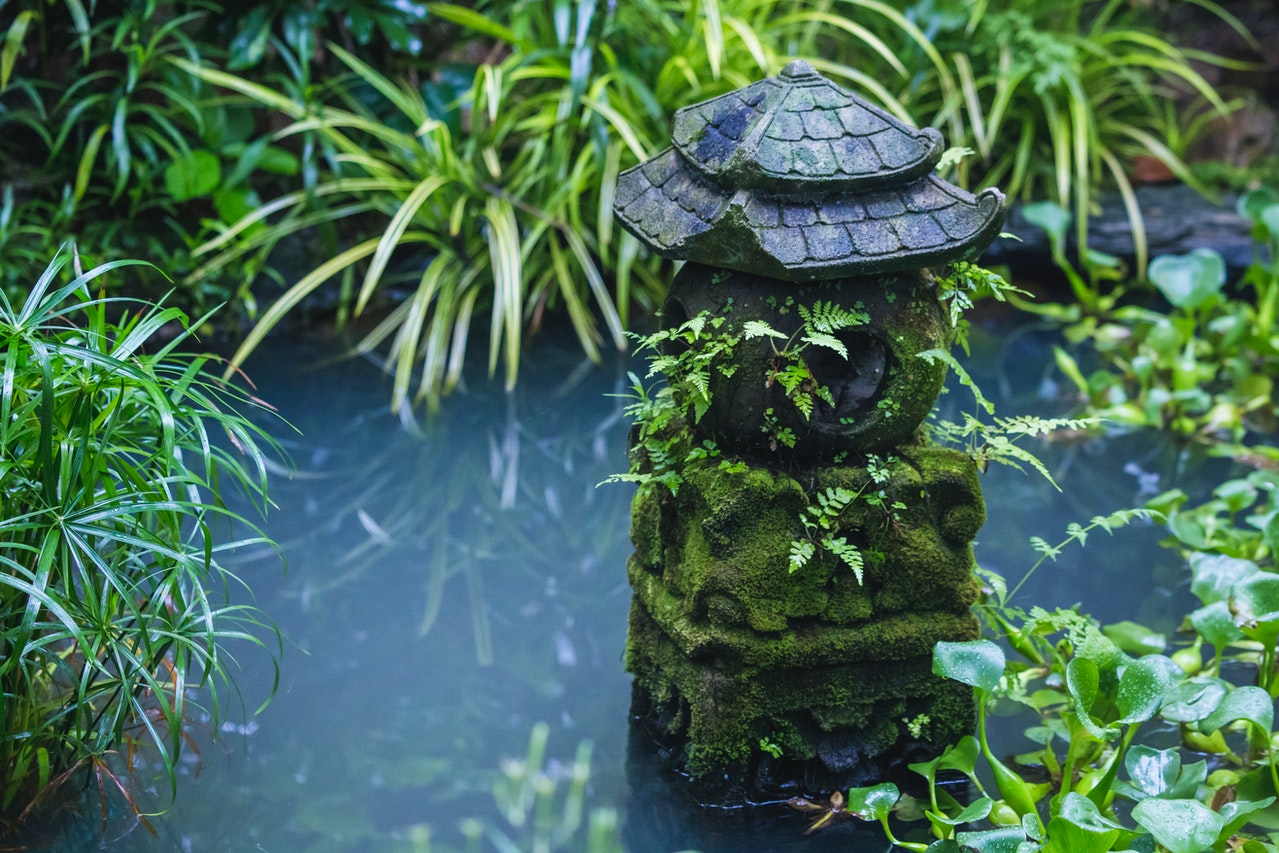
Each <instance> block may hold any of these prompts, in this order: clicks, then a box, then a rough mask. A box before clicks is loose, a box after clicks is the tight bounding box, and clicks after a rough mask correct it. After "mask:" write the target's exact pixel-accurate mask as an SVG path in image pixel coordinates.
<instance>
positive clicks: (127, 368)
mask: <svg viewBox="0 0 1279 853" xmlns="http://www.w3.org/2000/svg"><path fill="white" fill-rule="evenodd" d="M71 260H72V253H70V252H66V251H63V252H60V253H59V254H58V255H57V256H56V257H55V258H54V260H53V261H52V262H51V263H50V264H49V266H48V267H47V268H46V269H45V270H44V273H43V274H42V275H41V276H40V278H39V280H38V281H37V282H36V283H35V284H34V286H33V287H32V288H31V289H30V292H29V295H28V297H27V299H26V301H25V302H24V303H23V304H21V305H15V304H13V303H12V302H10V300H9V299H8V298H7V297H5V295H4V294H3V293H2V292H0V353H2V354H0V688H2V693H0V827H4V826H6V825H8V824H10V823H12V822H14V821H15V820H22V819H24V818H26V817H27V816H28V815H29V814H30V813H31V812H32V811H33V809H34V807H35V806H36V805H37V804H39V803H41V802H44V801H47V800H48V799H49V797H48V795H49V794H51V793H52V792H53V791H55V790H57V789H59V788H61V787H63V786H64V785H65V783H67V782H68V781H69V780H71V779H73V778H77V777H79V776H80V775H83V777H85V778H86V779H88V778H95V777H96V780H97V783H98V788H99V795H100V796H102V797H105V796H106V793H105V792H106V791H107V790H108V789H113V788H114V789H118V790H119V791H120V792H121V793H122V794H123V795H124V797H125V798H126V799H127V800H128V801H129V804H130V806H131V807H132V808H133V810H134V811H135V812H140V809H139V808H138V807H137V805H136V804H135V803H134V802H133V800H132V794H131V788H132V786H131V785H130V784H129V783H128V782H127V781H126V780H125V779H123V778H121V774H122V773H124V772H126V771H127V770H129V769H131V767H132V766H133V762H132V761H131V758H132V754H133V750H134V747H135V746H142V745H145V746H147V747H151V748H153V750H154V752H155V753H156V754H157V755H158V756H159V758H160V760H161V762H162V764H163V766H164V768H165V770H166V773H167V776H168V781H169V785H170V789H171V790H172V789H173V787H174V785H175V783H176V771H175V767H176V762H177V759H178V755H179V752H180V751H181V747H182V745H183V739H184V734H183V724H184V721H186V720H187V719H188V718H189V717H190V716H191V714H192V713H193V712H194V711H196V710H200V711H202V712H204V711H206V710H207V712H208V713H209V714H210V715H211V716H212V717H213V718H214V720H215V723H216V719H217V718H218V716H219V701H220V700H219V694H220V693H224V692H225V691H226V690H227V689H228V688H233V686H234V685H233V680H232V677H231V673H230V671H229V669H228V664H229V662H230V661H229V658H228V653H227V651H226V649H225V646H226V644H227V643H229V642H231V641H233V640H246V641H249V642H251V643H254V644H258V645H261V643H262V641H261V639H260V638H259V635H260V634H261V633H262V632H263V630H264V629H267V626H266V623H265V622H264V620H263V618H262V616H261V614H260V613H259V611H257V610H256V609H255V608H253V607H250V606H246V605H240V604H233V603H227V602H228V599H229V596H228V595H227V594H226V593H227V592H228V587H229V586H231V585H232V584H236V585H240V584H242V582H241V581H240V580H239V579H238V578H237V577H235V575H234V574H232V573H231V572H230V571H228V570H227V568H226V567H225V566H223V565H222V563H221V562H220V560H221V557H222V555H223V554H224V553H226V552H227V551H229V550H231V549H233V548H235V547H238V546H241V545H245V544H250V543H260V542H262V541H264V540H263V539H262V538H261V537H259V536H256V535H254V536H252V537H251V538H248V539H244V540H241V541H238V542H237V541H223V540H224V539H225V536H224V534H225V533H226V532H227V531H229V529H230V523H231V522H240V521H242V519H240V518H239V517H238V516H237V515H236V514H235V513H234V512H232V511H231V510H229V509H228V508H227V507H226V505H225V504H224V503H223V500H222V497H223V495H224V494H226V493H227V492H228V490H232V489H234V490H239V491H243V492H245V493H246V494H247V495H248V496H249V498H250V500H251V501H252V502H253V503H254V504H256V507H257V509H259V510H262V509H265V501H266V498H265V489H266V465H265V457H264V451H265V450H266V449H270V448H272V447H273V443H272V441H271V439H270V438H269V437H268V436H267V435H266V434H265V433H264V432H263V431H262V430H261V429H260V428H259V427H257V426H255V425H254V424H252V423H251V422H250V421H249V420H247V419H246V418H245V417H244V416H242V415H240V414H238V413H236V411H235V408H234V407H235V406H237V405H240V404H244V403H246V402H249V400H248V399H247V398H246V397H245V396H244V395H242V394H241V393H239V392H237V391H235V390H234V389H232V388H229V387H226V386H223V385H220V384H215V383H214V382H213V381H211V380H210V379H209V378H208V377H207V376H206V374H205V372H204V369H205V366H206V364H207V363H208V361H209V360H210V357H209V356H203V355H200V356H192V355H186V354H182V353H180V352H179V351H178V349H177V347H178V346H179V345H180V344H182V343H184V342H186V341H187V340H188V337H189V334H190V333H189V331H186V328H187V318H186V317H185V315H183V314H182V312H181V311H179V310H178V309H176V308H163V307H160V306H155V305H150V304H146V303H136V302H129V301H124V300H117V299H106V298H100V297H95V296H94V295H93V294H92V293H91V291H90V285H91V284H92V285H94V286H96V287H101V286H102V281H101V279H102V278H103V276H105V275H106V274H107V273H109V272H111V271H113V270H115V269H118V268H120V267H123V266H126V265H132V264H139V263H141V262H139V261H115V262H112V263H108V264H104V265H102V266H99V267H97V268H95V269H92V270H90V271H88V272H85V273H80V272H79V263H78V258H77V259H76V263H75V265H74V267H75V272H76V275H74V276H66V275H63V272H64V270H65V269H66V267H67V264H68V263H69V262H70V261H71ZM68 278H69V279H70V280H69V281H67V280H66V279H68ZM63 282H65V283H63ZM120 315H123V319H122V320H120V321H118V322H116V321H113V320H112V319H111V317H113V316H120ZM174 325H179V326H180V327H181V328H182V329H183V331H182V332H181V333H180V334H178V335H177V336H176V337H174V338H173V339H172V340H170V341H169V342H168V343H166V344H162V345H161V344H160V343H158V341H159V340H160V338H161V337H162V336H161V334H160V333H161V330H162V329H165V330H166V331H167V330H168V329H171V328H172V327H173V326H174ZM228 440H229V446H228ZM218 587H221V589H220V590H219V589H218ZM215 592H216V594H215ZM267 630H269V629H267ZM197 687H210V688H212V689H210V690H209V692H208V694H207V695H209V696H210V697H211V699H212V704H211V708H208V709H203V708H200V709H197V708H196V707H195V702H196V700H195V699H194V698H193V690H194V689H195V688H197ZM122 748H127V752H126V755H124V756H119V755H118V753H119V751H120V750H121V749H122ZM113 756H118V757H116V758H113ZM105 807H106V806H105V801H104V803H103V808H104V814H105Z"/></svg>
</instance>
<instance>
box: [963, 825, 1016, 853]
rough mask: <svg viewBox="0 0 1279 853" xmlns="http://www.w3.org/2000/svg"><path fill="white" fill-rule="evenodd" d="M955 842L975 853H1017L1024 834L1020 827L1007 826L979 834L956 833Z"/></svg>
mask: <svg viewBox="0 0 1279 853" xmlns="http://www.w3.org/2000/svg"><path fill="white" fill-rule="evenodd" d="M955 840H956V841H958V842H959V844H960V846H962V847H965V848H967V849H969V850H975V851H977V853H1018V850H1019V849H1020V848H1021V845H1022V843H1023V842H1024V841H1025V840H1026V834H1025V833H1024V832H1022V829H1021V826H1008V827H1003V828H1002V829H987V830H984V831H981V832H958V833H956V834H955Z"/></svg>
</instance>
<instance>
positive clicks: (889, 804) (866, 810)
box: [848, 782, 901, 820]
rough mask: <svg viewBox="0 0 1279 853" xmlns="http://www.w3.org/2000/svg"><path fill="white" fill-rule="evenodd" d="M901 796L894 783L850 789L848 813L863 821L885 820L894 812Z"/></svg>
mask: <svg viewBox="0 0 1279 853" xmlns="http://www.w3.org/2000/svg"><path fill="white" fill-rule="evenodd" d="M900 796H901V795H900V793H899V792H898V791H897V786H896V785H894V784H893V783H892V782H883V783H881V784H879V785H871V786H870V787H867V788H850V789H849V791H848V811H850V812H852V813H853V814H855V815H857V817H859V818H861V819H862V820H883V819H884V818H886V817H888V815H889V814H890V813H891V812H892V810H893V806H895V805H896V804H897V800H898V799H899V798H900Z"/></svg>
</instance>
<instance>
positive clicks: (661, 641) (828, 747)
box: [627, 601, 973, 776]
mask: <svg viewBox="0 0 1279 853" xmlns="http://www.w3.org/2000/svg"><path fill="white" fill-rule="evenodd" d="M627 666H628V668H629V669H630V670H631V671H632V672H634V673H635V677H636V684H637V685H638V686H640V687H641V688H642V689H643V690H644V691H645V692H646V694H647V695H648V696H649V697H650V699H651V700H652V701H655V702H657V703H659V704H665V705H667V706H668V707H669V708H671V709H673V710H668V711H667V713H665V714H664V719H666V720H667V721H668V726H667V734H669V735H676V736H680V737H682V738H686V739H687V742H688V755H687V765H686V769H687V770H688V771H689V772H690V773H692V774H694V775H697V776H707V775H710V776H716V775H719V774H723V773H726V772H727V773H741V772H744V767H745V763H746V762H747V761H748V760H753V759H754V758H757V757H758V756H759V754H760V748H759V740H760V738H762V737H770V738H772V739H773V740H774V741H775V742H778V743H783V741H782V740H778V738H777V734H778V733H779V732H782V733H785V734H784V748H785V749H787V752H788V755H790V757H792V758H809V757H815V756H819V755H822V754H823V753H825V757H824V758H823V760H824V761H826V763H827V764H828V765H830V764H832V763H833V764H839V763H840V760H841V759H840V758H839V756H844V758H848V757H849V756H850V755H854V754H855V755H856V756H860V757H862V758H868V757H874V756H878V755H881V754H883V753H886V752H888V751H890V750H892V749H893V748H895V747H896V746H899V745H900V744H901V743H903V742H905V741H907V740H911V741H919V740H921V739H916V738H913V736H910V735H909V733H908V732H907V731H906V729H905V727H904V723H905V722H906V721H907V720H909V719H911V718H912V717H915V716H918V715H919V714H926V715H927V716H928V717H929V718H930V720H937V721H938V723H937V725H936V726H935V727H934V729H933V730H932V731H930V732H928V733H927V736H925V737H924V738H922V740H923V741H925V742H928V743H930V744H931V745H932V746H934V747H937V748H940V747H941V746H943V745H944V743H945V741H942V740H940V739H936V735H935V734H934V732H938V733H942V734H945V735H948V736H949V735H953V734H954V733H955V732H956V731H957V730H961V729H965V728H966V727H971V724H972V719H973V706H972V697H971V690H969V689H968V688H966V687H964V686H963V685H958V684H955V683H954V682H948V681H945V680H943V679H940V678H938V677H937V676H935V675H933V674H932V658H931V654H930V653H926V654H924V655H921V656H917V657H914V658H911V659H907V660H903V661H899V662H897V663H896V664H894V665H893V666H892V667H884V666H880V665H876V664H874V663H869V664H868V663H861V662H848V660H847V659H846V660H845V661H844V662H841V663H837V664H832V665H803V664H801V665H799V666H791V667H763V668H762V667H758V666H751V665H747V664H745V663H743V662H742V661H734V660H732V659H731V658H728V657H723V658H719V659H717V660H716V661H715V662H714V664H713V665H707V664H706V663H704V662H698V661H694V660H692V659H690V658H689V657H688V656H686V655H685V654H684V653H683V652H682V650H681V649H680V648H679V646H678V644H677V643H676V642H675V641H673V640H672V639H671V638H670V637H669V636H667V635H666V634H665V632H664V631H663V630H662V629H661V627H660V626H659V625H658V624H657V623H656V622H655V621H654V620H652V619H651V618H649V616H648V614H647V612H646V610H645V609H644V607H643V605H642V604H641V603H640V602H638V601H637V602H636V603H635V605H634V606H633V608H632V613H631V641H630V643H629V645H628V651H627ZM850 731H851V732H855V735H853V736H848V733H849V732H850ZM834 769H838V767H835V768H834Z"/></svg>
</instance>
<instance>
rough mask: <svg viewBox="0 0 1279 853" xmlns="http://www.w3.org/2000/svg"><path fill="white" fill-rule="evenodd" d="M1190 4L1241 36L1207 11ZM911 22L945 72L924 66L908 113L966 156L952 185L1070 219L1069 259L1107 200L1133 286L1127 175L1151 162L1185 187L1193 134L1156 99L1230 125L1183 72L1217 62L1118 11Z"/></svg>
mask: <svg viewBox="0 0 1279 853" xmlns="http://www.w3.org/2000/svg"><path fill="white" fill-rule="evenodd" d="M1197 5H1200V6H1201V7H1203V8H1206V9H1209V10H1210V11H1212V12H1213V13H1215V14H1217V15H1218V16H1219V17H1220V18H1221V19H1222V20H1223V21H1225V22H1226V23H1227V24H1228V25H1229V26H1231V27H1233V28H1234V29H1235V30H1236V31H1237V32H1239V33H1240V34H1241V35H1243V36H1245V37H1248V34H1247V31H1246V30H1245V29H1244V28H1243V26H1242V25H1241V24H1240V23H1239V21H1238V20H1237V19H1235V18H1234V17H1233V16H1231V15H1230V14H1229V13H1228V12H1226V11H1225V10H1224V9H1222V8H1221V7H1220V6H1218V5H1217V4H1215V3H1199V4H1197ZM934 7H940V9H938V8H934ZM914 10H915V12H916V13H917V14H920V15H927V17H928V20H929V22H930V35H931V39H932V45H933V47H935V49H936V51H937V53H939V54H940V55H942V56H945V57H947V58H948V60H949V61H948V62H946V63H945V64H941V63H937V62H933V63H932V64H931V65H929V66H924V68H925V69H926V73H924V74H923V75H922V77H921V78H920V79H919V81H918V89H917V90H916V91H915V92H912V96H911V98H910V99H909V100H908V101H907V106H908V107H909V108H910V109H911V110H912V112H913V113H914V114H915V115H916V117H918V118H921V119H923V120H924V121H926V122H928V123H930V124H933V125H935V126H937V127H938V128H940V129H941V130H942V131H943V132H944V133H945V134H946V136H947V140H948V142H949V143H950V144H951V145H952V146H957V147H967V148H971V149H973V150H974V151H975V156H973V157H969V158H965V159H963V160H962V161H960V163H959V165H958V169H957V178H958V180H959V181H960V182H961V183H965V182H967V183H972V182H974V181H979V182H980V183H981V184H983V185H988V186H1001V187H1004V189H1005V191H1006V192H1007V193H1008V195H1009V196H1010V197H1014V198H1018V197H1020V198H1022V199H1026V200H1030V199H1048V200H1051V201H1053V202H1055V203H1056V204H1057V205H1059V206H1060V207H1062V208H1065V209H1069V210H1072V211H1073V213H1074V220H1075V228H1076V233H1077V237H1078V243H1079V245H1080V246H1086V245H1087V243H1088V240H1087V221H1088V214H1089V211H1090V209H1091V207H1092V206H1093V205H1094V204H1095V203H1096V201H1097V196H1098V191H1099V190H1100V189H1101V188H1102V187H1103V186H1105V185H1107V184H1109V185H1112V186H1114V187H1116V188H1117V189H1118V190H1119V192H1120V193H1121V194H1122V196H1123V199H1124V203H1125V207H1126V209H1127V213H1128V217H1129V220H1130V221H1131V224H1132V226H1133V233H1134V239H1135V242H1136V249H1137V255H1138V259H1139V275H1140V274H1142V272H1143V271H1144V265H1145V254H1146V244H1145V234H1144V226H1143V222H1142V217H1141V211H1140V208H1139V206H1138V204H1137V200H1136V196H1135V194H1134V193H1133V189H1132V186H1131V183H1130V181H1129V179H1128V177H1127V169H1126V166H1127V164H1129V163H1131V162H1132V160H1133V158H1134V157H1136V156H1138V155H1141V156H1148V157H1153V158H1155V159H1157V160H1159V161H1161V162H1162V163H1163V164H1164V165H1166V166H1167V167H1168V168H1169V169H1170V170H1171V171H1172V172H1173V173H1174V174H1175V175H1177V176H1178V177H1179V178H1181V179H1182V180H1183V181H1186V182H1188V183H1192V184H1193V183H1194V179H1193V176H1192V175H1191V174H1190V172H1189V170H1188V169H1187V168H1186V166H1185V164H1184V162H1183V161H1182V159H1181V155H1182V154H1183V153H1184V151H1185V147H1186V145H1188V144H1189V142H1190V141H1191V140H1192V139H1193V137H1194V136H1195V135H1196V133H1197V131H1198V130H1199V129H1201V127H1202V125H1201V124H1197V123H1195V122H1192V121H1190V120H1189V119H1187V118H1186V117H1185V116H1184V115H1178V114H1177V113H1176V112H1174V111H1171V110H1168V109H1166V108H1165V107H1164V106H1163V105H1162V104H1163V103H1165V97H1166V95H1164V93H1166V92H1169V91H1180V92H1185V93H1188V94H1191V95H1194V96H1197V97H1198V98H1199V99H1201V101H1202V103H1203V104H1206V105H1207V106H1208V107H1209V108H1210V109H1211V111H1212V112H1213V114H1218V115H1220V114H1226V113H1228V112H1229V111H1230V110H1231V109H1233V108H1235V107H1237V106H1238V104H1234V103H1231V104H1228V103H1226V102H1225V101H1223V99H1222V98H1221V96H1220V95H1218V93H1217V92H1216V90H1215V89H1214V88H1213V87H1212V86H1211V85H1210V84H1209V83H1208V82H1207V81H1206V80H1205V79H1204V77H1203V76H1202V75H1201V74H1200V73H1199V72H1198V71H1196V70H1194V67H1193V64H1192V62H1191V61H1190V60H1191V59H1194V60H1197V61H1204V62H1209V63H1217V64H1223V63H1224V61H1223V60H1219V59H1217V58H1216V57H1212V56H1210V55H1206V54H1204V53H1203V52H1200V51H1195V50H1191V49H1185V48H1179V47H1177V46H1176V44H1175V43H1174V42H1173V41H1171V40H1170V39H1169V38H1168V37H1167V36H1166V35H1164V34H1162V33H1160V32H1159V31H1158V30H1157V28H1156V25H1157V20H1156V19H1155V17H1154V15H1153V13H1152V11H1151V9H1150V7H1148V6H1142V5H1138V4H1131V3H1124V2H1121V0H1109V1H1108V2H1103V3H1096V2H1087V0H1068V2H1066V3H1064V4H1057V5H1052V6H1048V5H1043V4H1033V3H1023V2H1015V0H1008V2H992V3H976V4H960V3H956V2H944V0H943V2H939V3H933V2H929V3H927V4H924V3H919V4H916V5H915V7H914ZM925 10H927V11H925ZM939 10H945V14H937V12H938V11H939Z"/></svg>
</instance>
